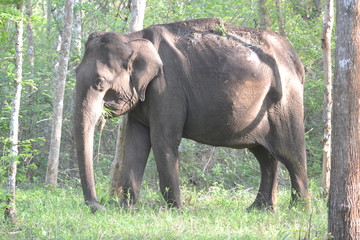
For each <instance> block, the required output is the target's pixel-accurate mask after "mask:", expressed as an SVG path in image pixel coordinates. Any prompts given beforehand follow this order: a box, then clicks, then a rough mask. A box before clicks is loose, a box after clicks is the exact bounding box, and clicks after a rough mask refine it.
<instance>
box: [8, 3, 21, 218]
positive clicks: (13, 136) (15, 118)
mask: <svg viewBox="0 0 360 240" xmlns="http://www.w3.org/2000/svg"><path fill="white" fill-rule="evenodd" d="M23 5H24V4H23V1H21V2H20V3H19V5H18V6H17V9H18V10H19V11H20V12H21V17H20V19H19V21H18V22H17V27H16V47H15V54H16V56H15V58H16V79H15V81H14V83H15V90H14V99H13V102H12V110H11V116H10V142H11V147H10V156H11V161H10V165H9V176H8V179H7V191H8V193H9V198H8V199H7V203H6V204H7V207H6V208H5V218H6V219H8V220H9V221H10V222H11V223H13V224H16V205H15V202H16V201H15V199H16V173H17V160H18V154H19V149H18V144H19V112H20V100H21V91H22V64H23V31H24V22H23V16H22V14H23V11H24V6H23Z"/></svg>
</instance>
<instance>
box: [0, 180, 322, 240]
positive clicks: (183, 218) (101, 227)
mask: <svg viewBox="0 0 360 240" xmlns="http://www.w3.org/2000/svg"><path fill="white" fill-rule="evenodd" d="M98 185H99V184H98ZM102 189H104V188H100V189H98V195H99V199H100V202H101V203H102V204H104V205H105V206H106V211H102V212H97V213H95V214H92V213H91V211H90V209H89V208H88V207H87V206H85V204H84V202H83V198H82V193H81V189H80V188H78V187H76V188H71V187H68V188H67V189H62V188H59V189H57V190H48V189H45V188H32V189H29V188H26V189H25V188H20V189H18V192H17V194H18V195H17V210H18V224H17V226H16V227H12V226H11V225H9V224H7V223H6V222H5V221H4V219H3V216H1V217H0V239H327V238H328V235H327V207H326V200H325V199H323V198H321V195H320V193H318V192H316V191H315V190H314V189H316V187H314V186H313V187H312V192H311V196H312V197H311V198H312V199H311V201H312V203H311V205H312V207H311V210H304V209H302V208H301V207H293V208H289V198H290V192H289V190H285V189H279V192H278V204H277V210H276V213H275V214H274V213H270V212H267V211H257V210H254V211H251V212H248V211H246V208H247V207H248V206H249V205H250V204H251V203H252V201H253V200H254V198H255V193H256V192H255V191H254V190H249V189H241V188H238V189H232V190H227V189H224V188H223V187H221V186H213V187H211V188H210V189H208V190H206V191H198V192H197V191H195V190H191V189H183V190H182V199H183V207H182V208H181V210H169V209H167V208H166V207H165V204H164V201H163V200H162V198H161V196H160V194H159V193H158V192H157V191H154V190H152V189H149V188H148V187H146V184H145V187H143V190H142V192H141V200H140V201H139V203H138V204H137V205H136V206H135V207H134V208H133V209H129V210H125V209H123V208H121V207H120V206H119V205H118V204H117V202H116V201H115V200H113V199H109V197H108V196H107V193H106V191H104V190H102Z"/></svg>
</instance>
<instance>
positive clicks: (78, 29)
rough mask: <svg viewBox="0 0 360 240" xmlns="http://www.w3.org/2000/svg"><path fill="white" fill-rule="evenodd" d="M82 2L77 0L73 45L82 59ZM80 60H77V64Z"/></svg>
mask: <svg viewBox="0 0 360 240" xmlns="http://www.w3.org/2000/svg"><path fill="white" fill-rule="evenodd" d="M81 4H82V0H75V9H74V29H73V46H74V52H75V54H76V55H78V57H77V59H80V56H81V38H82V37H81V36H82V29H81V15H82V14H81ZM77 64H78V61H76V65H77Z"/></svg>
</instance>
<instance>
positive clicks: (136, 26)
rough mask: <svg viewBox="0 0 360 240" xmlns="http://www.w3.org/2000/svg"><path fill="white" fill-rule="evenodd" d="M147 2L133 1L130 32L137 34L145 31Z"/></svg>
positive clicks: (141, 0)
mask: <svg viewBox="0 0 360 240" xmlns="http://www.w3.org/2000/svg"><path fill="white" fill-rule="evenodd" d="M145 7H146V0H132V1H131V20H130V27H129V30H130V32H136V31H140V30H142V29H143V24H144V15H145Z"/></svg>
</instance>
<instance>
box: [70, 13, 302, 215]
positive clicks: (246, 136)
mask: <svg viewBox="0 0 360 240" xmlns="http://www.w3.org/2000/svg"><path fill="white" fill-rule="evenodd" d="M303 83H304V68H303V65H302V63H301V61H300V59H299V57H298V55H297V54H296V53H295V51H294V49H293V48H292V47H291V45H290V44H289V43H288V42H287V41H286V39H285V38H284V37H282V36H280V35H278V34H276V33H274V32H271V31H264V30H257V29H250V28H244V27H240V26H235V25H232V24H228V23H225V22H223V21H222V20H220V19H213V18H209V19H196V20H189V21H182V22H175V23H169V24H161V25H154V26H150V27H148V28H146V29H144V30H142V31H138V32H134V33H129V34H118V33H112V32H99V33H93V34H91V35H90V36H89V38H88V40H87V43H86V49H85V54H84V57H83V59H82V61H81V63H80V64H79V66H78V67H77V69H76V106H75V119H74V124H75V135H76V148H77V157H78V163H79V171H80V177H81V184H82V189H83V193H84V197H85V201H86V203H87V204H89V205H90V206H91V208H92V209H93V210H94V211H95V210H97V209H99V208H102V206H101V205H100V204H99V203H98V202H97V198H96V192H95V183H94V175H93V163H92V158H93V150H92V148H93V136H94V128H95V126H96V124H97V123H98V121H99V119H101V116H102V111H103V108H104V106H105V107H106V108H108V109H110V111H109V112H110V115H111V116H109V115H108V117H115V116H119V115H122V114H124V113H128V124H127V129H126V137H125V139H126V141H125V159H124V162H123V172H122V177H121V181H120V183H119V186H120V188H119V189H120V190H121V191H120V192H122V193H123V195H124V199H126V201H124V202H125V204H129V203H130V204H131V203H133V202H134V201H135V200H136V199H137V198H138V196H139V191H140V186H141V182H142V178H143V174H144V169H145V165H146V163H147V159H148V155H149V152H150V149H152V150H153V153H154V156H155V161H156V166H157V170H158V174H159V179H160V190H161V192H162V194H163V196H164V198H165V200H166V202H167V203H168V204H169V206H174V207H178V206H180V187H179V162H178V146H179V143H180V141H181V138H188V139H193V140H195V141H197V142H200V143H204V144H209V145H213V146H224V147H230V148H237V149H241V148H248V149H249V150H250V151H251V152H252V153H253V154H254V155H255V157H256V159H257V160H258V161H259V164H260V168H261V182H260V188H259V191H258V194H257V196H256V199H255V201H254V203H253V204H252V205H251V207H256V208H264V207H266V208H268V207H269V208H273V207H274V205H275V202H276V187H277V179H276V175H277V165H278V161H280V162H281V163H283V164H284V165H285V166H286V168H287V169H288V171H289V174H290V178H291V186H292V190H293V191H292V193H291V194H292V200H294V201H295V200H297V199H307V198H308V184H307V167H306V152H305V138H304V122H303V117H304V116H303Z"/></svg>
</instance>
